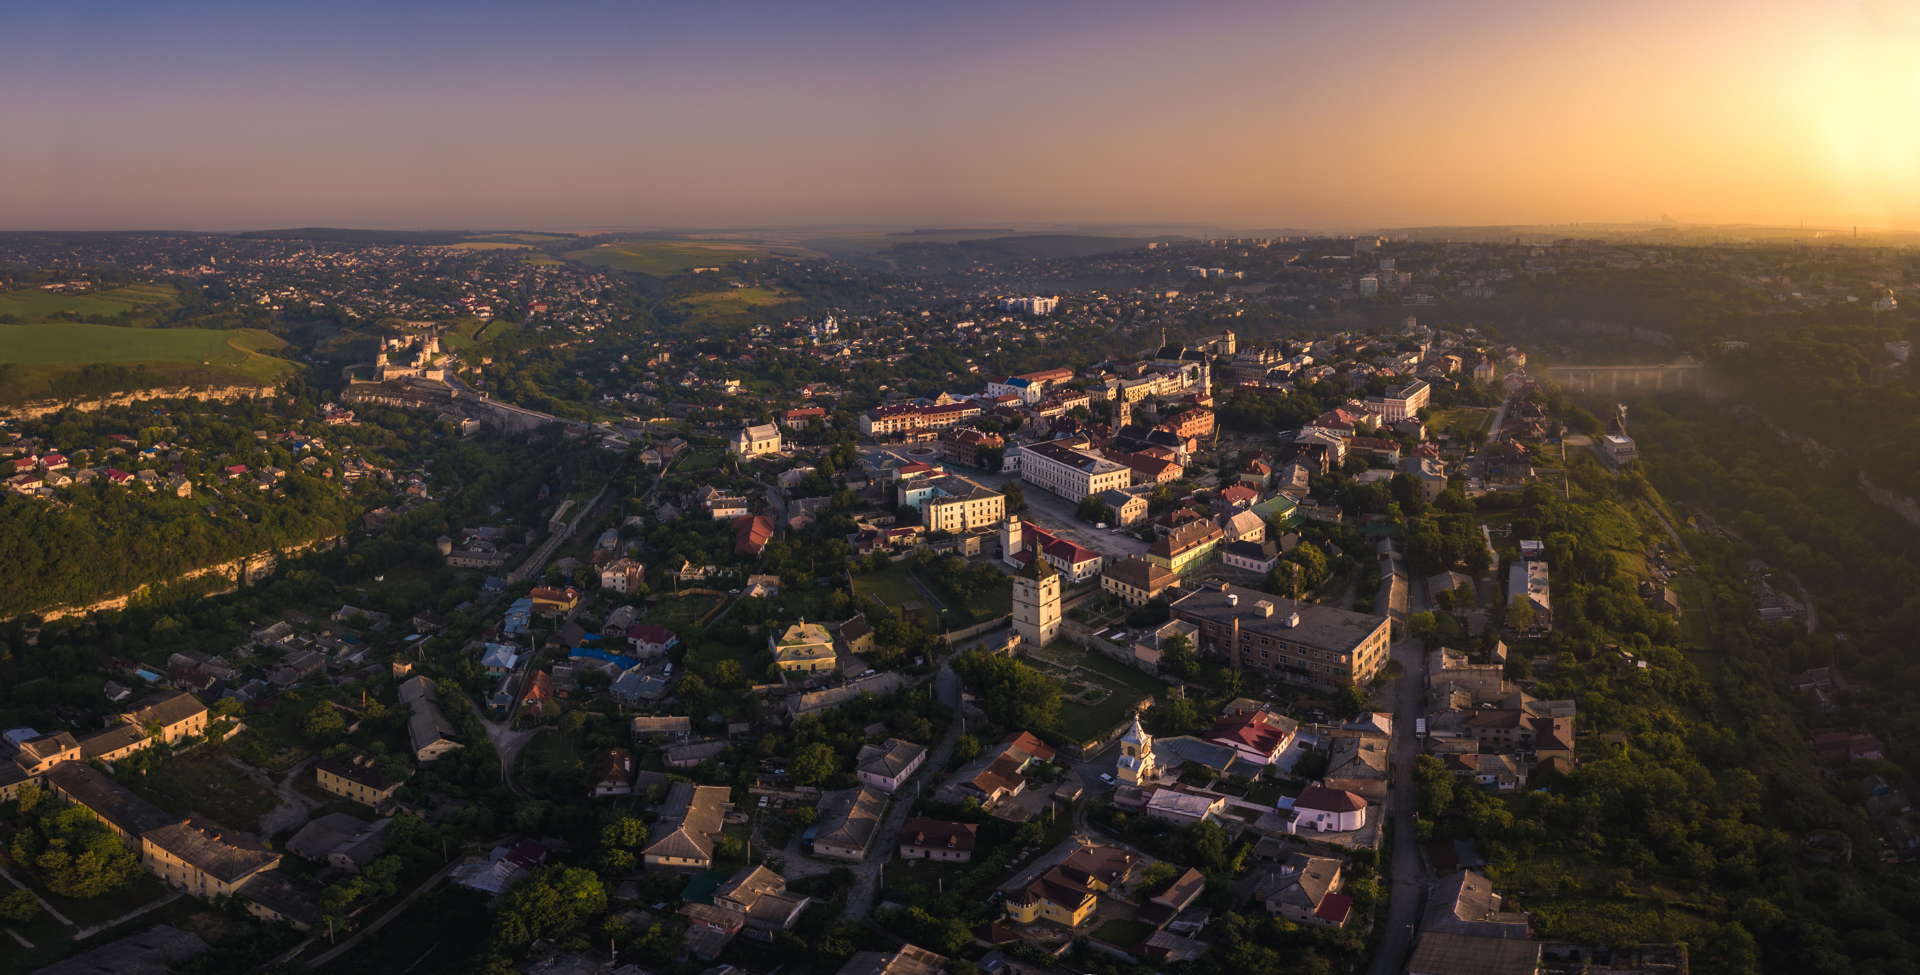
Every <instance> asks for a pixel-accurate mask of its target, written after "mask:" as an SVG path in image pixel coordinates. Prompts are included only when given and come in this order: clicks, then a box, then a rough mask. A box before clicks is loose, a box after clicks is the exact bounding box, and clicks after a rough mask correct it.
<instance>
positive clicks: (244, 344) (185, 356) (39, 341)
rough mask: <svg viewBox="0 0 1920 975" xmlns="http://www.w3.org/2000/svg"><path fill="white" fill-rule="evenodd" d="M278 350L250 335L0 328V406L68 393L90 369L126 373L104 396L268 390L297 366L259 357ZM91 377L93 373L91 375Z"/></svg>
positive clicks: (73, 326)
mask: <svg viewBox="0 0 1920 975" xmlns="http://www.w3.org/2000/svg"><path fill="white" fill-rule="evenodd" d="M284 345H286V343H285V342H283V341H281V340H280V339H279V338H278V337H276V336H274V335H272V334H269V333H267V332H263V331H260V330H258V329H250V328H249V329H234V330H231V331H225V330H220V329H206V328H128V327H124V326H118V325H90V324H82V323H78V322H45V323H41V324H37V325H0V398H8V399H27V398H32V397H35V396H44V395H48V394H50V393H59V394H63V395H64V394H65V393H68V392H104V391H106V390H105V389H99V390H96V389H73V388H66V387H64V386H63V384H62V381H63V380H64V379H67V378H69V377H71V376H72V375H75V374H78V373H81V371H82V370H83V369H85V368H86V367H91V366H119V367H126V370H127V371H126V373H125V374H124V375H121V376H119V377H118V378H119V379H120V380H122V381H120V382H117V383H113V384H111V388H115V389H128V388H139V387H141V386H153V385H170V384H187V385H214V384H220V383H249V382H251V383H271V382H277V381H279V380H281V379H284V378H286V376H287V375H289V374H290V373H292V372H294V371H295V370H297V369H298V368H299V366H298V365H297V364H295V363H293V362H290V361H288V360H286V359H280V358H276V357H274V356H271V355H266V354H264V353H266V352H270V351H272V350H276V349H279V348H281V347H283V346H284ZM96 375H98V374H97V371H96Z"/></svg>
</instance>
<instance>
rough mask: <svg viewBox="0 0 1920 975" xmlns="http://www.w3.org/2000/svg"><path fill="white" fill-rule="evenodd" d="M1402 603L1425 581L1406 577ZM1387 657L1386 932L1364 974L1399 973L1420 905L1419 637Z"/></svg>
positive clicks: (1423, 682)
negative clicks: (1394, 671)
mask: <svg viewBox="0 0 1920 975" xmlns="http://www.w3.org/2000/svg"><path fill="white" fill-rule="evenodd" d="M1409 585H1410V592H1409V594H1408V595H1409V597H1410V598H1409V600H1408V604H1409V607H1410V608H1415V610H1416V611H1424V610H1425V609H1426V608H1427V600H1426V596H1427V593H1426V583H1425V582H1424V581H1423V580H1412V581H1411V582H1410V584H1409ZM1392 654H1393V659H1394V660H1397V661H1399V662H1400V666H1401V668H1402V669H1403V673H1402V675H1401V676H1400V678H1399V679H1397V680H1395V681H1394V683H1393V688H1392V694H1393V698H1394V708H1393V714H1394V718H1393V740H1392V743H1391V744H1390V745H1389V746H1388V751H1387V767H1388V773H1389V775H1390V776H1391V787H1390V788H1389V789H1388V792H1387V821H1388V822H1389V823H1391V824H1392V826H1393V830H1392V832H1393V837H1392V846H1391V847H1390V848H1389V849H1388V850H1387V851H1386V854H1387V856H1388V857H1389V858H1390V862H1391V870H1392V875H1393V877H1392V879H1393V888H1392V899H1391V901H1390V902H1389V903H1388V905H1387V917H1386V921H1385V923H1386V925H1387V929H1386V934H1385V936H1384V937H1383V938H1382V939H1381V941H1380V950H1379V952H1378V953H1377V954H1375V955H1374V956H1373V963H1372V965H1370V966H1369V967H1368V969H1367V971H1368V972H1369V973H1370V975H1399V973H1400V972H1403V971H1405V970H1406V967H1407V958H1408V957H1409V956H1410V955H1411V954H1412V953H1413V929H1414V925H1416V924H1418V923H1419V920H1420V914H1421V912H1422V910H1423V909H1424V908H1425V905H1426V890H1427V885H1426V875H1425V868H1424V867H1423V865H1422V864H1421V862H1420V850H1419V847H1418V845H1417V844H1416V843H1415V842H1414V825H1413V819H1414V812H1415V810H1416V809H1417V808H1418V797H1417V796H1416V795H1415V794H1414V784H1413V760H1414V758H1415V757H1417V756H1418V755H1419V754H1420V742H1419V741H1418V740H1417V739H1415V737H1414V721H1415V720H1416V719H1418V718H1420V717H1422V716H1424V715H1425V714H1426V702H1425V690H1426V686H1427V655H1426V653H1425V651H1424V650H1423V649H1422V648H1421V646H1420V641H1418V640H1413V639H1407V640H1401V641H1400V642H1399V643H1396V644H1394V645H1393V650H1392Z"/></svg>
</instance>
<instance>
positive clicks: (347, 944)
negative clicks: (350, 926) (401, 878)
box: [305, 857, 460, 968]
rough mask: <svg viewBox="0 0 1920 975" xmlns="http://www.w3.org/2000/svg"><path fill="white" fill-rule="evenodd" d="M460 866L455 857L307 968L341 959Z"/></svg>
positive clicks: (310, 961) (312, 961) (316, 957)
mask: <svg viewBox="0 0 1920 975" xmlns="http://www.w3.org/2000/svg"><path fill="white" fill-rule="evenodd" d="M459 865H460V859H459V858H458V857H455V858H454V860H453V862H452V863H449V864H447V865H446V866H444V867H441V868H440V869H439V870H437V871H435V872H434V875H433V876H431V877H428V878H427V879H426V880H423V881H421V882H420V886H418V887H415V888H414V889H413V893H410V894H408V895H407V896H406V897H403V898H401V900H400V903H398V904H395V905H393V907H391V908H389V909H388V910H387V912H386V913H385V914H382V915H380V916H379V917H378V918H377V919H375V920H374V922H373V923H372V924H369V925H367V926H366V927H364V928H361V929H360V930H358V931H355V932H354V933H353V937H351V938H348V939H347V940H345V941H342V942H340V943H339V944H337V945H334V946H333V947H331V948H328V949H327V950H326V951H323V952H321V953H319V954H317V955H315V956H313V957H312V958H309V959H307V961H306V963H305V964H306V967H308V968H320V967H322V966H324V965H325V964H326V963H328V962H330V961H332V960H334V959H335V958H338V957H340V955H341V954H342V953H344V952H346V951H348V950H349V949H351V948H353V947H354V946H355V945H357V944H359V943H360V942H361V941H364V940H365V939H366V938H367V936H368V935H371V934H373V933H374V932H376V931H379V930H380V929H381V928H384V927H386V926H387V922H388V921H391V920H393V919H394V918H396V917H399V916H400V915H401V913H402V912H404V911H405V910H406V909H407V908H409V907H412V906H413V902H414V901H416V900H419V899H420V895H422V894H424V893H426V892H427V891H429V890H432V889H433V888H434V887H436V886H438V885H439V883H440V881H442V880H445V879H447V874H450V873H452V872H453V868H454V867H457V866H459Z"/></svg>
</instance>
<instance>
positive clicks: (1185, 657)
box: [1160, 633, 1194, 677]
mask: <svg viewBox="0 0 1920 975" xmlns="http://www.w3.org/2000/svg"><path fill="white" fill-rule="evenodd" d="M1160 667H1161V669H1163V670H1165V671H1166V672H1167V673H1169V674H1172V675H1174V676H1175V677H1192V676H1193V671H1194V660H1193V641H1192V640H1189V639H1187V638H1186V637H1185V636H1183V635H1181V634H1177V633H1176V634H1174V635H1173V636H1170V637H1167V639H1166V642H1165V643H1162V644H1161V645H1160Z"/></svg>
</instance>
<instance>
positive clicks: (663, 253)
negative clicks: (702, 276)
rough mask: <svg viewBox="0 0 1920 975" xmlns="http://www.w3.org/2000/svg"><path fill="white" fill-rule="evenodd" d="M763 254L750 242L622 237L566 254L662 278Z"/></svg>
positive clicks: (597, 265)
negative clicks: (629, 238) (628, 238)
mask: <svg viewBox="0 0 1920 975" xmlns="http://www.w3.org/2000/svg"><path fill="white" fill-rule="evenodd" d="M765 253H767V252H766V250H765V249H763V248H761V247H758V246H756V245H753V244H739V243H732V242H728V241H696V240H623V241H614V242H612V243H607V244H601V245H599V246H597V247H590V248H587V249H585V250H577V251H568V252H567V255H566V256H567V257H568V258H570V259H572V260H575V261H579V262H580V263H582V264H590V265H593V266H594V267H610V268H614V269H616V270H621V271H638V272H640V273H641V274H650V275H653V276H654V277H656V278H664V277H671V276H672V275H675V274H680V273H682V272H684V271H688V270H691V269H693V268H696V267H721V266H725V265H727V264H731V263H733V262H735V261H743V260H748V259H751V258H755V257H759V256H761V255H762V254H765Z"/></svg>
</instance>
